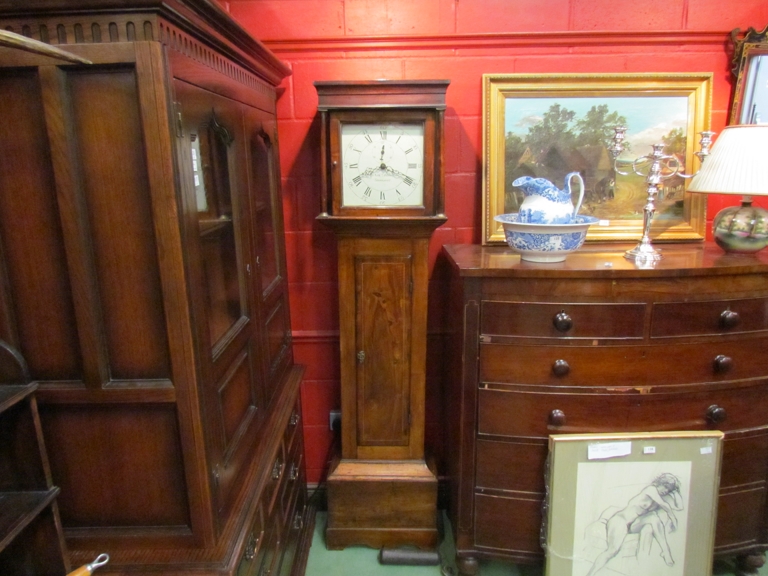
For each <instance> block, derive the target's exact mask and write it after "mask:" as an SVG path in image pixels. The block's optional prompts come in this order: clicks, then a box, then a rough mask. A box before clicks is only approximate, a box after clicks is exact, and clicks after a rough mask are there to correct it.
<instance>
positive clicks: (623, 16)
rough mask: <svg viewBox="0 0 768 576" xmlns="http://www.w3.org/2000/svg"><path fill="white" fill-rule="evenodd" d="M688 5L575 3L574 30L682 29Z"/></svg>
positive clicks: (681, 1)
mask: <svg viewBox="0 0 768 576" xmlns="http://www.w3.org/2000/svg"><path fill="white" fill-rule="evenodd" d="M685 4H686V0H645V1H644V2H621V3H618V2H616V0H571V30H608V31H617V30H631V31H636V30H637V31H641V30H652V31H658V30H681V29H682V28H683V14H684V7H685ZM622 8H623V9H622Z"/></svg>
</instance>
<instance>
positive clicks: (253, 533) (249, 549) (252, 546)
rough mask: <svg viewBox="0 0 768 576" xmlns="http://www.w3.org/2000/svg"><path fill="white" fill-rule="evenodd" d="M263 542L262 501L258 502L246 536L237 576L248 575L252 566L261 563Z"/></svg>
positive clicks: (251, 571)
mask: <svg viewBox="0 0 768 576" xmlns="http://www.w3.org/2000/svg"><path fill="white" fill-rule="evenodd" d="M263 543H264V505H263V502H261V501H260V502H259V504H258V508H257V510H256V515H255V517H254V520H253V523H252V525H251V530H250V531H249V532H248V536H247V537H246V542H245V548H244V549H243V556H242V558H241V560H240V564H239V565H238V568H237V572H236V574H237V576H250V574H252V573H253V570H254V569H255V568H254V567H255V566H257V565H260V564H261V560H262V556H263V550H264V548H263Z"/></svg>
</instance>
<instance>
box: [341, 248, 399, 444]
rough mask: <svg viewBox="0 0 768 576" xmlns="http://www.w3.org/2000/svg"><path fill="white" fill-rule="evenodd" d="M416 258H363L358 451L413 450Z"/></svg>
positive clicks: (359, 267) (359, 270) (359, 266)
mask: <svg viewBox="0 0 768 576" xmlns="http://www.w3.org/2000/svg"><path fill="white" fill-rule="evenodd" d="M411 269H412V258H411V256H410V255H402V256H358V257H357V258H356V259H355V275H356V276H357V282H356V286H357V294H356V314H357V322H356V325H357V327H358V332H357V338H356V340H357V342H356V343H357V350H358V352H357V360H358V364H357V380H358V388H357V390H358V392H357V442H358V446H408V444H409V415H410V414H409V401H410V363H411V358H410V356H411V354H410V351H411V342H410V339H411V334H410V316H411V298H410V286H411V277H412V271H411Z"/></svg>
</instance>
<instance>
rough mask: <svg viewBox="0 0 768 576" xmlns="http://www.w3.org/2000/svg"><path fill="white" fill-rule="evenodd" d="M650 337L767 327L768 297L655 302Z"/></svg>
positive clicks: (751, 330)
mask: <svg viewBox="0 0 768 576" xmlns="http://www.w3.org/2000/svg"><path fill="white" fill-rule="evenodd" d="M651 318H652V320H651V337H652V338H662V337H665V336H694V335H712V334H738V333H740V332H757V331H761V330H768V298H749V299H745V300H710V301H706V302H663V303H661V302H657V303H656V304H654V305H653V313H652V316H651Z"/></svg>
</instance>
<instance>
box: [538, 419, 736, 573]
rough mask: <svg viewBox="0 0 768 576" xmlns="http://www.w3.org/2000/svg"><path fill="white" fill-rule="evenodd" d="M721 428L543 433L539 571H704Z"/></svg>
mask: <svg viewBox="0 0 768 576" xmlns="http://www.w3.org/2000/svg"><path fill="white" fill-rule="evenodd" d="M722 441H723V433H722V432H720V431H701V432H693V431H692V432H659V433H644V432H643V433H626V434H561V435H552V436H550V437H549V461H548V465H547V476H548V477H547V483H546V486H547V499H546V509H545V511H544V518H545V520H544V522H545V524H544V526H543V527H542V542H543V544H544V548H545V554H546V570H545V573H544V574H545V576H592V575H595V576H600V575H602V574H606V573H608V572H610V573H611V574H616V573H627V574H635V575H637V576H710V575H711V574H712V554H713V550H714V539H715V526H716V515H717V503H718V494H719V486H720V466H721V459H722Z"/></svg>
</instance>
